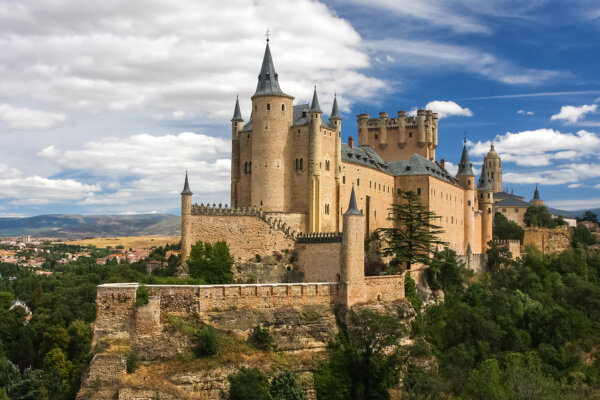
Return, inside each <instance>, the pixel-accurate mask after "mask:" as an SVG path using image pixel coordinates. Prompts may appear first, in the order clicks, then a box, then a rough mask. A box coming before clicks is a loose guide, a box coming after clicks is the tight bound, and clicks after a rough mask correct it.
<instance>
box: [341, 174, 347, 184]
mask: <svg viewBox="0 0 600 400" xmlns="http://www.w3.org/2000/svg"><path fill="white" fill-rule="evenodd" d="M342 184H344V185H345V184H346V175H343V176H342Z"/></svg>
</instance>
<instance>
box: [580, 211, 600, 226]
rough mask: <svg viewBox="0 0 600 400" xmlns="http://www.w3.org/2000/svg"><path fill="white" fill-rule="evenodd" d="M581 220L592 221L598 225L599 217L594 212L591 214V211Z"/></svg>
mask: <svg viewBox="0 0 600 400" xmlns="http://www.w3.org/2000/svg"><path fill="white" fill-rule="evenodd" d="M581 220H582V221H590V222H593V223H595V224H597V223H598V216H597V215H596V214H594V213H593V212H591V211H590V210H588V211H586V212H585V214H583V217H581Z"/></svg>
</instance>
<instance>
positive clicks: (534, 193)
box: [533, 183, 540, 200]
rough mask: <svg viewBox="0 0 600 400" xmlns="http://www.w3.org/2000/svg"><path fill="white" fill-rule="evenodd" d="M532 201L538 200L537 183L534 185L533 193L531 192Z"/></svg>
mask: <svg viewBox="0 0 600 400" xmlns="http://www.w3.org/2000/svg"><path fill="white" fill-rule="evenodd" d="M533 199H534V200H539V199H540V191H539V190H538V185H537V183H536V184H535V192H533Z"/></svg>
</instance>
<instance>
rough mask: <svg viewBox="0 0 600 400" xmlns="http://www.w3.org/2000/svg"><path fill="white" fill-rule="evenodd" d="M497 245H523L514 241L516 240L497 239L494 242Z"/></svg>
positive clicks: (518, 241)
mask: <svg viewBox="0 0 600 400" xmlns="http://www.w3.org/2000/svg"><path fill="white" fill-rule="evenodd" d="M493 243H494V244H495V245H497V246H502V245H509V244H513V245H521V241H520V240H514V239H503V240H500V239H496V240H494V242H493Z"/></svg>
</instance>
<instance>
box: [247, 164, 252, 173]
mask: <svg viewBox="0 0 600 400" xmlns="http://www.w3.org/2000/svg"><path fill="white" fill-rule="evenodd" d="M248 173H249V174H251V173H252V161H250V162H249V163H248Z"/></svg>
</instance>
